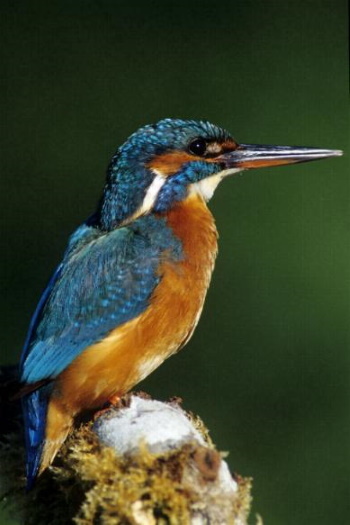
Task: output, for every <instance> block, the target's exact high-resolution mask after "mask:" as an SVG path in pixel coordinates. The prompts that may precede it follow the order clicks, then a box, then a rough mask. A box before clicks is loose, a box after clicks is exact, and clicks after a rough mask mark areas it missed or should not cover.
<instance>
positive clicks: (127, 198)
mask: <svg viewBox="0 0 350 525" xmlns="http://www.w3.org/2000/svg"><path fill="white" fill-rule="evenodd" d="M196 137H203V138H204V139H206V140H208V141H213V140H217V141H225V140H227V139H228V138H229V137H230V135H229V133H228V132H227V131H225V130H224V129H222V128H219V127H218V126H215V125H214V124H211V123H210V122H206V121H198V122H197V121H195V120H180V119H170V118H167V119H164V120H161V121H159V122H158V123H157V124H151V125H147V126H144V127H143V128H140V129H139V130H138V131H136V132H135V133H133V134H132V135H131V136H130V137H129V139H128V140H127V141H126V142H125V143H124V144H123V145H122V146H121V147H120V148H119V149H118V150H117V152H116V154H115V155H114V157H113V158H112V161H111V163H110V166H109V168H108V172H107V183H106V186H105V189H104V196H103V199H102V200H101V204H100V208H99V212H98V213H99V217H100V227H101V228H102V229H104V230H109V229H111V228H115V227H116V226H118V225H119V224H120V223H121V222H122V221H124V220H125V219H126V218H127V217H130V216H131V215H132V213H133V212H134V211H135V210H136V209H138V208H139V207H140V206H141V204H142V201H143V199H144V196H145V193H146V191H147V188H148V186H149V185H150V184H151V182H152V180H153V178H154V173H152V171H151V170H149V169H148V168H147V165H148V163H149V161H150V160H151V159H152V158H154V157H156V156H157V155H160V154H162V153H165V152H167V151H174V150H178V151H185V150H187V147H188V145H189V143H190V142H191V141H192V140H193V139H195V138H196ZM190 164H191V165H192V164H194V163H193V162H191V163H190ZM199 168H200V169H201V170H202V171H201V177H202V178H203V177H205V176H208V175H210V173H209V172H208V170H212V171H214V170H216V171H218V170H219V166H217V167H216V168H215V167H214V166H213V165H212V166H211V167H210V166H209V165H208V164H207V163H205V162H203V163H200V166H197V169H196V168H193V169H191V170H190V171H188V172H187V174H185V176H184V178H183V180H182V183H183V186H182V190H183V191H184V192H185V190H186V188H185V186H186V184H188V183H190V182H191V180H190V178H189V175H192V176H193V177H194V178H195V177H197V176H198V174H199V173H200V169H199ZM192 182H195V180H193V181H192Z"/></svg>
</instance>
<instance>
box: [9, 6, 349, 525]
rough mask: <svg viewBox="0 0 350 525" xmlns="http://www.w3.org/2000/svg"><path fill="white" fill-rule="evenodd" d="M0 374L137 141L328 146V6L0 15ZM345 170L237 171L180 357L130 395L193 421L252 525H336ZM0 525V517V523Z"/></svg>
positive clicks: (341, 112)
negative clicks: (191, 132) (241, 494)
mask: <svg viewBox="0 0 350 525" xmlns="http://www.w3.org/2000/svg"><path fill="white" fill-rule="evenodd" d="M0 10H1V21H0V38H1V45H0V47H1V50H0V52H1V55H2V57H1V93H0V111H1V126H0V127H1V153H2V155H1V168H0V169H1V210H2V214H3V218H2V231H1V241H2V247H1V250H2V255H1V261H0V262H1V321H2V328H1V336H2V337H1V358H2V362H4V363H14V362H16V360H17V359H18V356H19V353H20V349H21V346H22V344H23V340H24V337H25V333H26V328H27V325H28V323H29V319H30V315H31V313H32V311H33V309H34V307H35V304H36V301H37V299H38V297H39V294H40V291H41V288H42V287H43V285H44V283H45V282H46V280H47V278H48V277H49V274H50V272H51V271H52V269H53V268H54V267H55V265H56V264H57V262H58V261H59V260H60V256H61V254H62V251H63V249H64V247H65V243H66V239H67V237H68V235H69V233H70V232H71V231H72V230H73V229H74V228H75V227H76V226H77V225H78V224H79V223H80V222H81V221H82V220H83V219H84V218H85V217H86V216H88V215H89V214H90V212H91V211H92V210H93V209H94V205H95V203H96V201H97V199H98V197H99V194H100V191H101V189H102V186H103V182H104V172H105V167H106V165H107V163H108V161H109V158H110V156H111V155H112V153H113V152H114V150H115V148H116V147H117V146H118V145H119V144H120V143H121V142H122V141H124V140H125V138H126V137H127V136H128V135H129V134H130V133H131V132H133V131H134V130H135V129H137V128H138V127H139V126H140V125H142V124H145V123H149V122H154V121H157V120H158V119H160V118H163V117H167V116H176V117H183V118H194V119H198V118H204V119H208V120H211V121H213V122H215V123H217V124H220V125H222V126H224V127H226V128H227V129H229V130H230V131H231V132H232V133H233V135H234V136H235V137H236V139H238V140H240V141H242V142H255V143H259V142H261V143H271V144H273V143H276V144H291V145H293V144H299V145H307V146H318V147H325V148H342V149H345V148H347V143H348V107H347V34H346V31H347V13H346V2H345V0H344V1H343V0H323V1H322V0H307V1H303V2H301V1H290V2H284V1H282V0H272V1H260V2H257V1H252V0H245V1H243V0H236V1H232V0H231V1H228V2H222V3H221V2H212V1H210V2H208V1H203V0H202V1H201V2H199V1H197V2H194V1H191V2H190V1H187V2H173V1H144V2H138V3H136V2H131V1H128V2H127V1H122V2H118V1H112V0H96V1H92V0H85V1H82V0H81V1H80V0H79V1H74V2H69V1H51V2H46V1H45V2H44V1H42V2H40V1H9V0H7V1H4V0H3V1H2V2H1V8H0ZM348 177H349V167H348V161H347V159H346V157H345V158H342V159H331V160H328V161H322V162H317V163H316V162H315V163H311V164H304V165H300V166H295V167H288V168H274V169H271V170H270V169H266V170H260V171H256V172H249V173H246V174H245V175H244V176H242V177H241V176H237V177H234V178H232V179H231V180H228V181H226V182H224V183H223V184H222V186H221V187H220V188H219V189H218V190H217V193H216V195H215V197H214V198H213V200H212V202H211V204H210V207H211V209H212V211H213V212H214V214H215V217H216V219H217V225H218V228H219V231H220V247H221V249H220V254H219V258H218V261H217V266H216V271H215V274H214V278H213V282H212V286H211V288H210V291H209V295H208V299H207V302H206V306H205V310H204V313H203V316H202V319H201V322H200V324H199V326H198V329H197V331H196V333H195V335H194V337H193V339H192V340H191V342H190V343H189V345H188V346H187V348H186V350H185V351H183V352H181V353H180V354H179V355H178V356H176V357H174V358H172V359H170V360H169V361H168V362H166V363H165V364H164V365H163V366H162V367H161V368H160V369H158V370H157V371H156V372H155V373H154V374H153V375H152V377H150V378H149V379H147V381H145V382H144V383H143V384H142V385H141V386H142V388H143V389H146V390H147V391H148V392H150V393H151V394H152V395H154V396H156V397H159V398H163V399H166V398H167V397H168V396H171V395H174V394H177V395H180V396H182V397H183V398H184V399H185V406H186V407H187V408H189V409H191V410H194V411H196V412H198V413H199V414H200V415H201V416H202V417H203V418H204V420H205V421H206V423H207V424H208V426H209V428H210V429H211V433H212V436H213V438H214V440H215V441H216V443H217V446H218V447H219V449H221V450H229V451H230V456H229V463H230V466H231V467H232V469H233V470H234V471H236V472H239V473H240V474H243V475H249V476H252V477H253V478H254V492H253V495H254V510H255V512H259V513H261V514H262V516H263V517H264V521H265V523H266V524H269V525H281V524H283V525H289V524H290V525H295V524H298V525H302V524H305V525H306V524H307V525H309V524H317V525H320V524H333V523H337V524H338V523H339V524H342V523H346V522H347V520H348V518H349V510H346V509H345V503H346V500H347V495H346V489H347V488H348V482H347V478H348V475H349V471H348V468H347V467H348V460H349V457H348V438H349V435H348V429H349V425H348V415H347V414H348V409H349V402H348V401H349V396H348V378H349V375H348V371H349V368H348V360H347V353H348V349H349V331H348V328H347V324H348V316H349V286H348V284H349V277H350V276H349V272H348V265H347V257H346V256H347V255H349V254H348V253H347V252H348V231H347V228H348V222H349V221H348V219H349V214H348V211H349V209H348V203H349V185H348ZM3 519H4V521H3V523H10V522H9V521H8V520H7V519H6V518H3ZM0 521H1V518H0Z"/></svg>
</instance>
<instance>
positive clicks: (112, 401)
mask: <svg viewBox="0 0 350 525" xmlns="http://www.w3.org/2000/svg"><path fill="white" fill-rule="evenodd" d="M119 402H120V396H119V395H118V394H115V395H114V396H112V397H110V398H109V399H108V401H107V402H106V403H105V404H104V406H103V408H101V410H97V412H95V413H94V420H95V419H98V418H99V417H101V416H102V415H103V414H105V413H106V412H108V411H109V409H110V408H111V407H114V406H118V405H119Z"/></svg>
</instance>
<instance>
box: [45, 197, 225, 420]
mask: <svg viewBox="0 0 350 525" xmlns="http://www.w3.org/2000/svg"><path fill="white" fill-rule="evenodd" d="M167 221H168V225H169V226H170V227H171V228H172V229H173V231H174V233H175V235H177V236H178V237H179V238H180V239H181V241H182V243H183V250H184V254H185V257H184V259H183V260H182V261H181V262H179V263H176V264H171V263H169V262H165V263H163V264H162V265H161V267H160V270H159V271H160V274H161V275H162V279H161V281H160V284H159V285H158V287H157V288H156V290H155V292H154V293H153V295H152V297H151V301H150V305H149V307H148V308H147V310H146V311H145V312H143V313H142V314H141V315H140V316H139V317H137V318H136V319H133V320H131V321H129V322H127V323H125V324H124V325H122V326H120V327H118V328H116V329H115V330H114V331H112V332H111V333H110V334H109V336H108V337H107V338H105V339H104V340H103V341H101V342H99V343H96V344H94V345H92V346H90V347H89V348H87V349H86V350H85V351H84V352H83V353H82V354H81V355H80V356H79V357H78V358H77V359H75V361H74V362H73V363H72V364H71V365H70V366H69V367H68V368H67V369H66V370H65V371H64V372H62V374H61V375H60V376H59V378H58V379H57V382H56V390H55V395H56V396H57V397H59V399H60V402H62V403H63V404H64V405H65V406H66V408H67V409H69V411H71V412H72V413H77V412H79V411H81V410H83V409H87V408H94V407H97V406H100V405H101V404H103V403H104V402H106V401H107V400H108V399H110V398H111V397H112V396H114V395H117V394H123V393H125V392H126V391H128V390H129V389H131V388H132V387H133V386H134V385H135V384H136V383H138V382H139V381H141V379H143V378H144V377H146V376H147V375H148V374H149V373H150V372H152V370H154V369H155V368H156V367H157V366H159V365H160V364H161V363H162V362H163V361H164V359H166V358H167V357H169V356H170V355H171V354H173V353H174V352H176V351H177V350H178V349H179V348H180V347H181V346H182V345H183V344H184V343H185V342H186V341H187V340H188V339H189V337H190V336H191V335H192V332H193V330H194V328H195V326H196V324H197V321H198V319H199V316H200V313H201V310H202V307H203V302H204V299H205V295H206V291H207V288H208V285H209V282H210V278H211V274H212V270H213V267H214V261H215V256H216V253H217V231H216V228H215V224H214V219H213V217H212V215H211V213H210V212H209V210H208V208H207V206H206V204H205V202H204V201H203V199H202V198H201V197H199V196H196V195H191V196H190V197H188V198H187V199H186V200H185V201H184V202H182V203H179V204H178V205H177V206H176V207H174V208H173V209H172V210H171V211H170V213H168V215H167Z"/></svg>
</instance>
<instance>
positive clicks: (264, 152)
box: [215, 144, 343, 169]
mask: <svg viewBox="0 0 350 525" xmlns="http://www.w3.org/2000/svg"><path fill="white" fill-rule="evenodd" d="M342 154H343V152H342V151H341V150H333V149H317V148H304V147H299V146H265V145H259V144H240V145H239V146H238V148H237V149H235V150H234V151H230V152H227V153H223V154H222V155H220V156H219V157H217V158H216V159H215V161H216V162H219V163H222V164H223V166H225V169H230V168H241V169H252V168H265V167H269V166H283V165H285V164H295V163H297V162H309V161H310V160H318V159H326V158H328V157H339V156H341V155H342Z"/></svg>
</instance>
